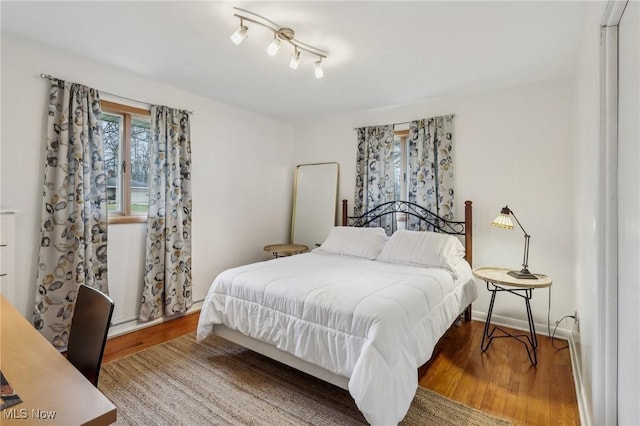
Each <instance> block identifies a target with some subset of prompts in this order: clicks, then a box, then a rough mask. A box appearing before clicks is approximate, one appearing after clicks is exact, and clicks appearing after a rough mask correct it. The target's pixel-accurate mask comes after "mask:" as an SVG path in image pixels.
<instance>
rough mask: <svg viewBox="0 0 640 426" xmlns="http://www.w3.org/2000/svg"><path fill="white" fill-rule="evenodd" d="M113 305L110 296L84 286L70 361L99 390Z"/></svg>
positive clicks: (73, 324)
mask: <svg viewBox="0 0 640 426" xmlns="http://www.w3.org/2000/svg"><path fill="white" fill-rule="evenodd" d="M113 305H114V303H113V300H111V298H110V297H109V296H107V295H106V294H104V293H102V292H101V291H99V290H96V289H95V288H92V287H89V286H86V285H81V286H80V288H79V289H78V298H77V299H76V307H75V310H74V312H73V318H72V319H71V330H70V331H69V342H68V344H67V359H68V360H69V362H70V363H71V364H73V366H74V367H76V368H77V369H78V370H79V371H80V372H81V373H82V374H84V376H85V377H86V378H87V379H88V380H89V381H90V382H91V383H93V385H94V386H96V387H97V386H98V375H99V374H100V364H102V354H103V353H104V345H105V343H106V341H107V332H108V331H109V325H110V323H111V315H112V314H113Z"/></svg>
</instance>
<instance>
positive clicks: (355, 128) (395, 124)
mask: <svg viewBox="0 0 640 426" xmlns="http://www.w3.org/2000/svg"><path fill="white" fill-rule="evenodd" d="M445 115H450V116H452V117H455V116H456V115H455V114H442V115H441V116H438V117H442V116H445ZM429 118H433V117H429ZM418 120H424V118H419V119H418ZM418 120H411V121H401V122H399V123H391V124H393V125H394V126H399V125H400V124H411V123H412V122H413V121H418ZM363 127H371V126H360V127H354V128H353V130H358V129H361V128H363Z"/></svg>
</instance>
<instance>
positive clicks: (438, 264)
mask: <svg viewBox="0 0 640 426" xmlns="http://www.w3.org/2000/svg"><path fill="white" fill-rule="evenodd" d="M463 257H464V247H463V245H462V243H461V242H460V240H458V239H457V238H456V237H454V236H453V235H448V234H440V233H437V232H428V231H405V230H400V231H396V232H395V233H394V234H393V235H392V236H391V238H389V241H387V244H386V245H385V246H384V249H383V250H382V252H381V253H380V255H379V256H378V258H377V260H379V261H381V262H388V263H402V264H406V265H414V266H425V267H431V268H444V269H448V270H449V271H451V272H452V273H454V275H455V266H456V265H457V263H458V262H459V261H460V260H461V259H462V258H463Z"/></svg>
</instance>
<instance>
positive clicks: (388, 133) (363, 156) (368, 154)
mask: <svg viewBox="0 0 640 426" xmlns="http://www.w3.org/2000/svg"><path fill="white" fill-rule="evenodd" d="M400 158H401V153H400V146H399V144H398V143H397V142H396V140H395V134H394V130H393V125H392V124H390V125H384V126H372V127H362V128H359V129H358V153H357V159H356V192H355V200H354V214H355V215H356V216H359V215H362V214H364V213H365V212H367V211H368V210H370V209H372V208H373V207H376V206H378V205H380V204H382V203H385V202H387V201H394V200H399V199H400V180H399V179H400V176H399V169H398V168H397V167H396V163H397V162H399V161H400ZM394 220H395V218H392V217H391V216H387V217H384V218H383V219H382V222H381V223H375V224H373V225H375V226H381V227H383V228H385V230H386V232H387V234H391V233H392V232H393V231H394V230H395V229H396V226H395V223H393V221H394Z"/></svg>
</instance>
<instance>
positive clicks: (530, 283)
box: [473, 267, 553, 366]
mask: <svg viewBox="0 0 640 426" xmlns="http://www.w3.org/2000/svg"><path fill="white" fill-rule="evenodd" d="M510 271H511V270H510V269H506V268H493V267H492V268H487V267H483V268H476V269H474V270H473V275H474V276H475V277H477V278H480V279H481V280H483V281H484V282H486V284H487V290H488V291H490V292H491V303H490V304H489V311H488V312H487V321H486V322H485V324H484V334H483V335H482V343H481V346H480V348H481V349H482V352H486V351H487V349H489V346H490V345H491V342H492V341H493V339H497V338H501V337H513V338H514V339H516V340H518V341H519V342H521V343H522V344H523V345H524V347H525V349H526V350H527V355H529V360H530V361H531V364H533V365H534V366H535V365H537V364H538V356H537V353H536V348H537V347H538V338H537V337H536V328H535V325H534V322H533V315H532V313H531V304H530V303H529V301H530V300H531V297H533V290H534V289H536V288H547V287H551V285H552V284H553V282H552V281H551V278H549V277H548V276H546V275H542V274H535V276H536V277H537V279H522V278H514V277H512V276H511V275H509V274H508V273H509V272H510ZM503 291H506V292H508V293H511V294H515V295H516V296H519V297H522V298H523V299H524V301H525V307H526V309H527V319H528V321H529V335H527V334H512V333H509V332H508V331H506V330H504V329H503V328H501V327H498V326H493V328H492V329H491V331H489V328H490V324H491V315H492V314H493V304H494V303H495V300H496V294H497V293H498V292H503ZM496 331H499V332H500V333H502V334H498V335H495V334H494V333H495V332H496Z"/></svg>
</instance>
